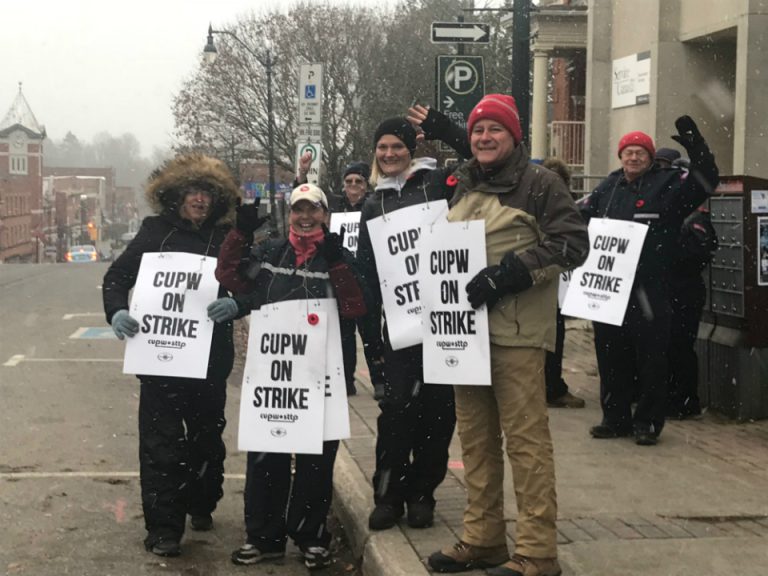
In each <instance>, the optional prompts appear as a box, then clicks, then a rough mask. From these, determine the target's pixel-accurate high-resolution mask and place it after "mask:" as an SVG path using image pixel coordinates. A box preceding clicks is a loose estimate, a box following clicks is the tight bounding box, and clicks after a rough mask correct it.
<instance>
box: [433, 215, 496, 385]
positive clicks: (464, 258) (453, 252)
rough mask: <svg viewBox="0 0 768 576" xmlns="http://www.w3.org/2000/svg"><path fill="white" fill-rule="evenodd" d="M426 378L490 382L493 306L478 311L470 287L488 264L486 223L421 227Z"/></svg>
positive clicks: (467, 382)
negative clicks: (468, 287) (490, 331)
mask: <svg viewBox="0 0 768 576" xmlns="http://www.w3.org/2000/svg"><path fill="white" fill-rule="evenodd" d="M419 253H420V255H419V261H420V262H421V263H422V267H423V268H422V274H421V304H422V306H423V311H422V319H423V324H422V334H423V339H424V341H423V354H424V362H423V364H424V382H428V383H430V384H479V385H488V386H489V385H490V384H491V348H490V339H489V333H488V309H487V307H485V306H482V307H481V308H479V309H478V310H474V309H473V308H472V306H471V305H470V303H469V300H468V299H467V292H466V289H465V288H466V286H467V284H468V283H469V281H470V280H471V279H472V278H473V277H474V276H475V275H476V274H477V273H478V272H480V270H482V269H483V268H485V266H486V261H487V259H486V252H485V221H484V220H472V221H469V222H455V223H454V222H438V223H435V224H434V225H431V226H422V228H421V240H420V246H419Z"/></svg>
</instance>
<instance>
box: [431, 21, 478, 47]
mask: <svg viewBox="0 0 768 576" xmlns="http://www.w3.org/2000/svg"><path fill="white" fill-rule="evenodd" d="M490 35H491V26H490V24H481V23H479V22H432V43H433V44H456V43H462V44H488V43H489V42H490Z"/></svg>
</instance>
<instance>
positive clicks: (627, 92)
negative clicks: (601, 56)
mask: <svg viewBox="0 0 768 576" xmlns="http://www.w3.org/2000/svg"><path fill="white" fill-rule="evenodd" d="M612 78H613V81H612V82H611V108H624V107H626V106H636V105H638V104H648V101H649V99H650V94H651V53H650V51H647V52H639V53H637V54H632V55H631V56H625V57H624V58H618V59H617V60H614V61H613V76H612Z"/></svg>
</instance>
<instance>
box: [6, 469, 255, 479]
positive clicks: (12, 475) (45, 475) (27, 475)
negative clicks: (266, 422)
mask: <svg viewBox="0 0 768 576" xmlns="http://www.w3.org/2000/svg"><path fill="white" fill-rule="evenodd" d="M138 477H139V473H138V472H95V471H94V472H0V479H3V480H14V479H15V480H45V479H49V478H138ZM224 478H226V479H227V480H245V474H224Z"/></svg>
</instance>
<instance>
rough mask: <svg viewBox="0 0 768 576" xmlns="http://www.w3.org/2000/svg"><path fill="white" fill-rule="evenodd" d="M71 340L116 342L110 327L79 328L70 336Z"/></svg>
mask: <svg viewBox="0 0 768 576" xmlns="http://www.w3.org/2000/svg"><path fill="white" fill-rule="evenodd" d="M69 338H70V339H72V340H117V336H115V332H114V330H112V328H110V327H106V328H103V327H101V326H100V327H96V328H95V327H92V326H81V327H80V328H78V329H77V330H75V331H74V332H73V333H72V334H71V335H70V336H69Z"/></svg>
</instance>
